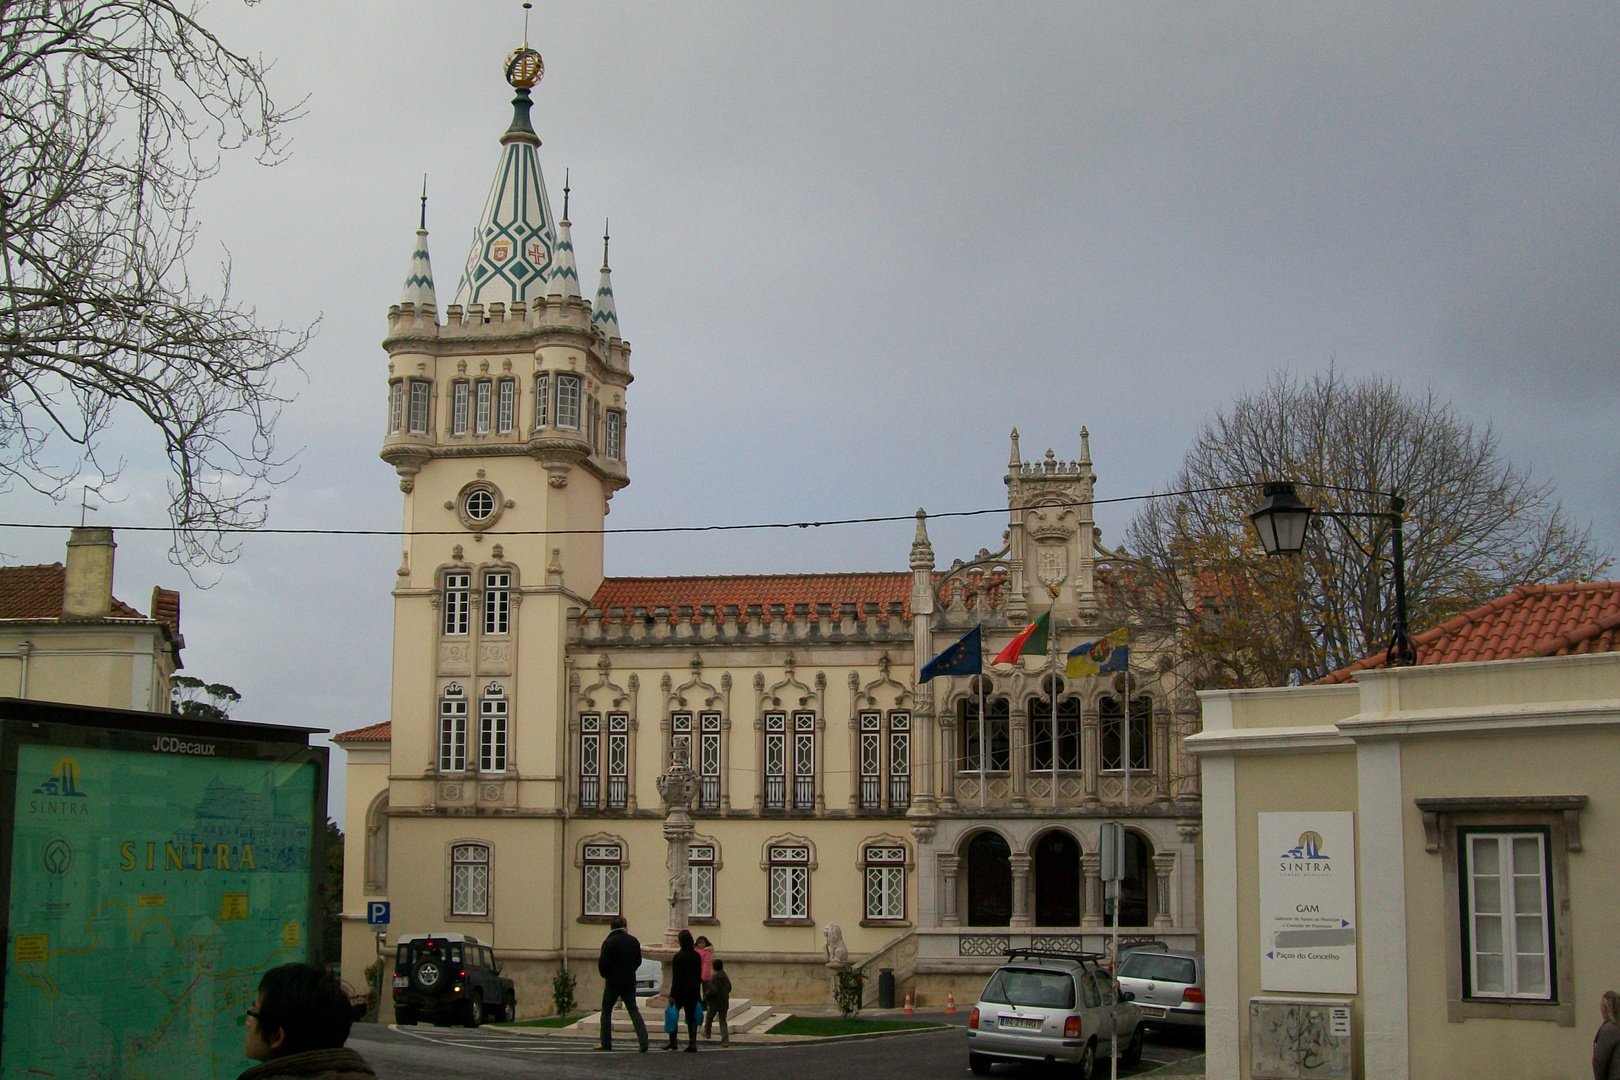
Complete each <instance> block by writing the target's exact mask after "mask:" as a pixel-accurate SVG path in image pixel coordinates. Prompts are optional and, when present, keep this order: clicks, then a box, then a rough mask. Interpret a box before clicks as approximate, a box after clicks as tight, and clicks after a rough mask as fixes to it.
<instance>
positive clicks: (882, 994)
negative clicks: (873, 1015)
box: [878, 968, 894, 1009]
mask: <svg viewBox="0 0 1620 1080" xmlns="http://www.w3.org/2000/svg"><path fill="white" fill-rule="evenodd" d="M878 1008H880V1009H892V1008H894V968H878Z"/></svg>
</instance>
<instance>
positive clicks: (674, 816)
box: [658, 745, 698, 952]
mask: <svg viewBox="0 0 1620 1080" xmlns="http://www.w3.org/2000/svg"><path fill="white" fill-rule="evenodd" d="M697 789H698V778H697V774H696V773H694V772H693V771H692V766H691V764H690V763H689V762H688V761H687V760H686V748H685V746H684V745H678V746H676V747H675V750H674V752H673V754H672V755H671V757H670V762H669V771H668V772H666V773H664V774H663V775H662V776H660V777H659V778H658V794H659V795H660V796H661V797H662V798H663V800H664V841H665V842H666V843H667V844H668V845H669V854H668V855H667V856H666V857H665V859H664V865H665V866H667V867H668V868H669V926H668V927H667V928H666V929H665V930H664V948H665V949H668V950H670V951H671V952H673V951H674V950H676V949H677V948H679V947H680V945H679V941H678V940H677V939H678V938H679V937H680V935H681V931H682V930H685V929H686V922H687V919H688V917H689V916H690V915H691V911H692V875H691V872H690V870H689V869H688V864H687V856H688V852H689V850H690V848H691V843H692V833H693V831H694V830H693V827H692V814H691V809H692V797H693V796H694V795H696V794H697Z"/></svg>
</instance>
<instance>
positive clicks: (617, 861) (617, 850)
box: [581, 844, 624, 916]
mask: <svg viewBox="0 0 1620 1080" xmlns="http://www.w3.org/2000/svg"><path fill="white" fill-rule="evenodd" d="M584 883H585V886H584V887H585V896H584V906H583V907H582V908H581V911H582V913H583V914H585V915H598V916H600V915H619V914H621V911H620V909H619V908H620V900H621V897H622V895H623V892H624V846H623V845H622V844H586V845H585V874H584Z"/></svg>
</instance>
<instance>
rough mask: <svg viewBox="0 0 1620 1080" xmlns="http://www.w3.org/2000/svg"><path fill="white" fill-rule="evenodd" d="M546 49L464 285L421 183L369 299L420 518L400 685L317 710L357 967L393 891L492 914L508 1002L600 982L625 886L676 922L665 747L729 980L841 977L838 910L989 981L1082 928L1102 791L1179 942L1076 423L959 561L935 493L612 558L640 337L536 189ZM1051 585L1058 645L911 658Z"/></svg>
mask: <svg viewBox="0 0 1620 1080" xmlns="http://www.w3.org/2000/svg"><path fill="white" fill-rule="evenodd" d="M542 71H543V68H542V65H541V63H540V57H539V54H538V53H535V52H533V50H529V49H527V48H524V49H520V50H518V51H516V52H514V53H513V54H512V56H511V57H509V58H508V60H507V68H506V74H507V79H508V81H509V82H510V83H511V85H512V86H513V87H514V88H515V89H516V97H515V99H514V101H513V115H512V120H511V123H510V126H508V127H507V129H506V131H505V133H504V134H502V135H501V137H500V144H501V152H500V160H499V164H498V166H497V169H496V174H495V179H494V182H493V184H492V186H491V189H490V194H489V198H488V201H487V203H486V205H485V207H484V210H483V214H482V217H481V218H480V221H479V225H478V229H477V232H476V235H475V237H474V240H473V244H472V248H471V251H470V252H469V254H468V257H467V260H466V263H465V269H464V270H463V272H462V273H461V276H460V281H459V284H458V286H457V289H456V292H455V295H454V299H453V300H452V301H451V302H450V303H448V304H446V305H445V306H444V307H443V308H442V309H441V307H440V306H439V300H438V293H437V289H436V286H435V282H434V277H433V272H432V268H431V263H430V260H429V255H428V243H427V240H428V233H427V230H426V221H425V217H424V220H423V221H422V227H421V228H419V229H418V231H417V236H416V248H415V251H414V253H413V254H412V257H411V261H410V268H409V271H408V275H407V279H406V284H405V289H404V293H403V295H402V297H401V300H400V302H399V303H398V304H397V305H395V306H393V307H391V308H390V309H389V311H388V331H387V336H386V338H385V339H384V342H383V347H384V349H385V350H386V353H387V358H388V366H387V381H386V392H385V396H383V397H382V400H383V402H384V409H383V414H384V417H383V418H384V434H383V440H382V451H381V456H382V458H383V460H384V461H386V462H387V463H388V464H389V465H391V466H392V467H393V469H394V471H395V474H396V476H397V480H398V484H399V489H400V492H401V495H402V501H403V508H404V529H405V535H404V538H403V542H402V551H401V555H400V563H399V567H398V570H397V576H396V581H395V586H394V589H393V595H394V603H395V609H394V638H393V679H392V701H391V706H390V710H389V720H388V721H387V722H385V723H382V724H378V725H375V726H373V727H369V728H364V729H361V730H358V731H350V732H346V733H343V734H341V735H339V736H338V737H337V739H336V741H337V742H338V744H339V745H340V746H342V747H343V748H344V749H345V750H346V751H347V753H348V766H347V769H348V804H347V814H348V818H347V820H348V823H349V826H348V840H347V850H346V853H345V854H346V859H345V875H346V876H345V887H344V910H345V912H346V913H347V914H346V915H345V919H346V923H345V928H344V945H343V975H344V978H345V979H347V980H348V981H350V982H351V983H352V984H354V985H357V986H359V985H364V970H365V968H366V967H367V966H368V965H369V964H371V963H373V962H374V961H375V959H376V958H377V956H378V955H379V953H378V949H379V944H378V942H377V940H376V938H375V935H374V934H373V932H372V929H371V928H369V927H368V926H367V925H366V923H365V921H364V917H365V916H364V913H365V911H366V905H367V902H368V901H371V900H387V901H389V902H390V903H391V905H392V922H391V924H390V925H389V927H388V930H387V938H386V941H385V942H384V943H383V944H384V945H388V944H391V943H392V942H393V941H395V940H396V939H397V938H398V937H399V936H401V935H405V934H414V933H430V932H446V931H451V932H462V933H467V934H471V935H474V936H476V937H478V938H479V939H480V940H482V941H484V942H486V943H490V944H492V945H493V946H494V949H495V952H496V954H497V955H498V957H499V958H500V959H501V961H502V963H503V964H504V965H505V969H506V973H507V974H509V975H511V976H513V977H514V978H515V979H516V980H517V983H518V999H519V1012H520V1014H522V1015H535V1014H537V1013H544V1012H549V1011H550V1008H551V1004H550V982H551V976H552V975H553V974H554V973H555V972H556V971H557V970H558V969H559V968H560V967H562V966H564V965H567V966H568V967H569V968H570V969H571V970H572V971H574V972H575V973H576V975H577V976H578V978H579V981H580V989H579V991H578V996H579V998H580V1000H581V1001H585V1002H589V1001H592V1000H594V999H595V997H596V996H597V995H598V994H599V992H600V984H599V982H598V981H597V980H596V969H595V963H594V959H595V957H596V954H597V949H598V946H599V944H600V941H601V938H602V936H603V935H604V934H605V932H606V929H607V927H606V924H607V923H608V922H609V921H610V920H611V919H612V918H614V917H615V916H619V915H623V916H625V917H627V918H628V919H629V922H630V927H631V930H632V932H634V933H636V934H637V935H638V936H639V937H640V938H641V939H642V941H643V943H644V946H648V947H652V946H656V945H658V944H660V943H662V942H663V941H664V940H665V933H666V929H667V928H668V927H669V925H670V921H671V918H670V912H671V906H672V891H673V890H672V889H671V884H670V872H669V870H668V869H667V868H666V867H667V866H668V865H675V864H674V862H673V861H672V852H671V851H670V841H667V840H666V837H665V832H664V826H665V819H666V809H667V808H666V806H665V804H664V802H663V800H662V798H661V796H660V793H659V792H660V788H659V784H658V782H659V778H660V777H661V776H662V775H664V774H665V773H666V772H668V771H669V770H670V769H671V767H672V766H673V765H675V764H676V763H689V764H690V769H691V771H692V772H693V773H694V774H695V780H696V783H695V785H694V793H693V798H692V802H691V805H690V813H691V817H692V819H693V821H694V826H695V835H693V836H692V838H691V840H690V843H689V846H688V848H687V851H686V854H687V858H688V862H689V869H688V871H687V874H688V875H689V877H688V878H687V879H686V880H685V881H684V885H685V888H684V890H681V891H683V892H684V893H685V894H686V895H685V896H684V897H682V898H681V899H684V900H685V902H686V907H687V909H688V913H687V915H686V922H687V923H688V924H689V925H691V926H692V927H693V928H694V932H698V933H703V934H706V935H707V936H708V937H709V938H710V939H711V940H712V941H713V942H714V943H715V947H716V955H718V956H723V957H724V958H725V959H726V961H727V970H728V971H729V972H730V973H731V976H732V980H733V983H734V984H735V987H736V990H735V993H736V995H737V996H739V997H748V998H751V999H755V1000H759V1001H771V1002H776V1003H781V1004H791V1003H825V1002H826V1001H827V1000H828V977H827V969H826V966H825V965H826V960H827V948H826V945H827V941H828V930H827V928H828V926H829V925H830V924H831V925H836V926H837V927H839V928H840V929H841V935H842V939H843V942H844V943H845V945H846V946H847V949H848V954H849V958H850V960H851V961H852V962H854V963H856V964H857V965H860V966H862V967H863V968H865V969H866V971H867V973H868V974H869V975H872V976H874V977H875V973H876V970H877V969H878V968H879V967H888V968H893V969H895V971H896V974H897V976H898V979H899V981H900V992H901V993H902V994H904V993H906V992H907V991H910V992H912V993H914V994H915V995H916V998H917V1000H918V1001H919V1002H924V1003H928V1002H934V1003H937V1002H942V1001H943V1000H944V998H945V995H946V993H947V992H952V993H954V994H955V996H956V998H957V1000H966V1001H971V1000H973V998H974V996H975V995H976V994H977V992H978V989H979V987H980V986H981V985H982V981H983V979H984V977H985V975H986V974H987V973H988V972H989V971H990V970H992V969H993V967H994V966H995V964H996V962H997V958H998V957H1000V956H1002V955H1004V954H1005V953H1006V951H1007V949H1008V948H1010V947H1019V946H1033V947H1047V948H1063V949H1075V948H1088V949H1100V948H1101V947H1102V946H1103V944H1104V942H1105V931H1104V926H1105V918H1104V905H1103V889H1102V883H1101V882H1100V881H1099V867H1098V857H1097V850H1098V832H1099V827H1100V825H1101V824H1102V823H1104V822H1106V821H1116V820H1121V819H1123V820H1124V821H1125V822H1126V823H1127V827H1128V842H1127V860H1126V861H1127V874H1126V880H1125V882H1124V886H1123V891H1122V899H1121V902H1120V921H1121V924H1122V925H1123V926H1124V927H1126V929H1125V930H1124V931H1123V933H1124V934H1125V935H1126V936H1127V937H1130V938H1133V939H1145V938H1151V939H1155V940H1160V941H1164V942H1167V943H1169V944H1170V945H1171V946H1172V947H1173V948H1195V947H1197V946H1198V945H1199V943H1200V918H1199V908H1198V900H1199V896H1200V888H1199V884H1200V882H1199V879H1200V868H1199V850H1200V843H1199V821H1200V798H1199V786H1198V772H1197V767H1196V763H1195V762H1194V761H1193V760H1192V759H1191V757H1190V756H1189V755H1187V754H1186V753H1184V751H1183V747H1182V740H1183V738H1184V737H1185V736H1188V735H1191V734H1194V733H1195V731H1196V729H1197V715H1198V713H1197V700H1196V698H1195V696H1194V693H1193V690H1194V688H1193V687H1192V686H1191V685H1190V683H1189V682H1188V680H1187V679H1186V677H1185V672H1186V664H1185V663H1184V661H1183V658H1182V656H1181V653H1180V651H1179V646H1178V641H1179V636H1178V630H1179V628H1178V627H1177V626H1174V625H1155V624H1152V623H1150V622H1145V621H1143V620H1142V619H1141V618H1139V617H1138V616H1137V615H1136V614H1135V613H1134V612H1133V611H1132V610H1130V608H1129V606H1128V603H1127V602H1126V600H1125V599H1124V594H1123V593H1122V592H1121V590H1120V588H1119V586H1120V585H1121V584H1122V583H1124V582H1126V581H1128V579H1129V568H1130V562H1129V558H1128V556H1127V554H1126V553H1125V552H1123V551H1116V550H1110V549H1109V548H1107V547H1106V546H1104V544H1103V543H1102V540H1101V534H1100V532H1099V531H1098V530H1097V528H1096V526H1095V525H1094V522H1093V518H1092V507H1091V503H1090V500H1091V499H1092V497H1093V490H1094V485H1095V483H1096V474H1095V473H1094V472H1093V470H1092V460H1091V455H1090V448H1089V445H1088V438H1087V435H1086V433H1085V431H1084V429H1082V430H1081V432H1080V435H1079V443H1078V446H1077V447H1076V448H1075V449H1076V450H1077V451H1078V452H1077V454H1076V455H1075V456H1073V457H1071V458H1069V459H1066V460H1065V459H1060V458H1059V457H1058V456H1056V455H1055V454H1054V453H1053V451H1051V450H1047V451H1046V452H1045V454H1044V456H1041V455H1035V457H1034V460H1025V459H1024V457H1023V455H1022V452H1021V450H1020V447H1019V440H1018V434H1017V432H1016V431H1015V432H1014V433H1013V435H1012V439H1011V453H1010V455H1009V458H1008V460H1007V462H1006V463H1005V474H1004V476H1005V483H1006V489H1007V520H1006V526H1005V531H1004V532H1002V533H1001V536H1000V537H999V538H998V539H995V541H994V542H993V543H992V544H991V545H990V546H989V547H987V548H985V549H981V550H980V551H979V552H978V553H977V554H976V555H975V556H973V557H972V558H969V559H957V560H954V561H950V562H948V563H943V564H942V562H941V560H940V559H939V558H937V557H936V555H935V552H934V550H933V547H932V544H931V542H930V539H929V536H928V530H927V518H926V516H925V515H924V514H923V513H922V512H921V511H919V512H918V514H917V524H916V534H915V539H914V541H913V542H912V544H911V547H910V550H909V551H896V552H894V560H893V562H892V563H891V564H890V565H888V566H886V567H882V568H879V569H877V570H875V571H873V572H863V573H811V574H796V575H758V576H753V575H736V576H691V577H634V576H607V574H606V567H605V566H604V559H603V537H602V533H601V529H602V528H603V523H604V517H605V515H606V513H607V509H608V503H609V501H610V500H611V499H613V498H614V497H615V495H617V494H618V493H619V491H620V490H621V489H623V488H625V487H626V486H627V485H629V483H630V480H631V471H630V470H631V456H632V455H631V452H630V450H629V449H628V447H629V446H630V445H631V440H630V439H629V431H630V425H629V417H630V413H629V389H630V385H631V382H632V378H633V376H632V373H631V366H630V358H631V350H630V345H629V343H628V342H627V341H626V340H625V339H624V337H623V335H622V331H621V328H620V324H619V317H618V313H617V309H616V306H615V301H614V295H613V286H612V281H611V274H610V271H609V269H608V265H607V247H606V241H605V240H604V245H603V265H602V268H601V273H600V279H599V284H598V286H597V289H596V292H595V294H594V297H587V296H586V295H584V294H583V293H582V291H581V286H580V276H579V271H578V265H577V262H576V257H575V252H574V248H573V243H572V239H571V235H570V228H571V225H570V222H569V220H568V209H567V206H568V203H567V193H566V191H565V198H564V202H563V214H562V216H561V217H560V218H557V217H554V216H553V213H552V207H551V202H550V200H549V197H548V192H547V188H546V185H545V180H544V177H543V174H542V171H541V168H540V159H539V154H538V147H539V141H540V140H539V139H538V138H537V136H536V134H535V130H534V125H533V123H532V121H531V116H530V112H531V107H532V98H531V89H532V88H533V87H534V85H535V84H536V83H537V82H538V81H539V78H540V75H541V73H542ZM383 390H384V386H383V384H382V383H381V382H379V391H380V392H381V391H383ZM640 407H642V408H649V409H656V408H658V407H659V405H658V402H656V401H648V402H645V403H641V405H640ZM999 467H1000V466H998V468H999ZM900 494H903V493H897V497H899V495H900ZM626 497H632V496H626ZM614 569H620V568H617V567H615V568H614ZM1047 613H1049V616H1050V625H1051V646H1050V650H1051V651H1049V653H1048V655H1042V656H1032V655H1026V656H1025V657H1023V658H1022V659H1021V661H1020V662H1019V663H1017V664H1013V665H1001V666H992V665H990V664H989V663H988V659H987V662H986V664H985V666H984V673H983V674H982V675H980V676H972V675H968V676H945V677H940V678H936V679H933V680H931V681H928V682H924V681H921V679H920V668H921V667H922V666H923V665H924V664H926V663H927V662H928V661H929V660H930V659H931V658H932V657H934V656H935V655H937V654H938V653H939V652H940V651H941V650H942V649H944V648H946V647H947V646H949V645H951V644H952V643H954V642H956V641H957V640H958V639H960V638H961V637H962V636H963V635H964V634H966V633H967V632H968V631H970V630H972V629H973V628H974V627H975V626H978V627H981V628H982V634H983V639H984V645H985V649H986V653H985V655H986V657H987V658H988V657H990V656H993V655H995V653H996V652H997V651H998V650H999V649H1001V648H1002V647H1003V646H1004V645H1006V644H1007V643H1008V642H1009V641H1010V640H1012V639H1013V637H1014V636H1015V635H1017V634H1018V633H1019V632H1020V631H1021V630H1023V629H1024V627H1025V626H1027V625H1028V624H1029V623H1030V622H1031V621H1032V620H1033V619H1035V618H1037V617H1038V616H1040V615H1042V614H1047ZM1122 628H1124V629H1126V630H1127V632H1128V634H1129V636H1130V654H1129V655H1130V661H1129V670H1128V672H1117V673H1111V674H1099V675H1089V676H1082V677H1078V678H1068V677H1066V676H1065V675H1064V673H1063V663H1062V655H1063V654H1064V653H1067V651H1068V650H1070V649H1072V648H1074V647H1075V646H1076V645H1079V644H1081V643H1082V642H1086V641H1091V640H1097V639H1100V638H1103V637H1105V636H1106V635H1109V634H1110V633H1113V632H1115V631H1117V630H1120V629H1122ZM1054 652H1055V654H1056V655H1055V656H1054V655H1052V653H1054ZM981 702H982V715H981ZM384 985H385V986H386V980H385V984H384ZM385 996H386V993H385Z"/></svg>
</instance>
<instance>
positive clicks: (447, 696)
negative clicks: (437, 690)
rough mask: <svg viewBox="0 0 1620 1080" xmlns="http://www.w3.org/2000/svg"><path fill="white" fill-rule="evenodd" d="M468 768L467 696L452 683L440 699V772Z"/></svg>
mask: <svg viewBox="0 0 1620 1080" xmlns="http://www.w3.org/2000/svg"><path fill="white" fill-rule="evenodd" d="M466 768H467V696H466V694H464V693H463V692H462V689H461V687H460V686H458V685H456V684H455V683H451V684H450V685H449V686H447V687H445V688H444V696H443V697H441V698H439V771H440V772H463V771H465V770H466Z"/></svg>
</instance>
